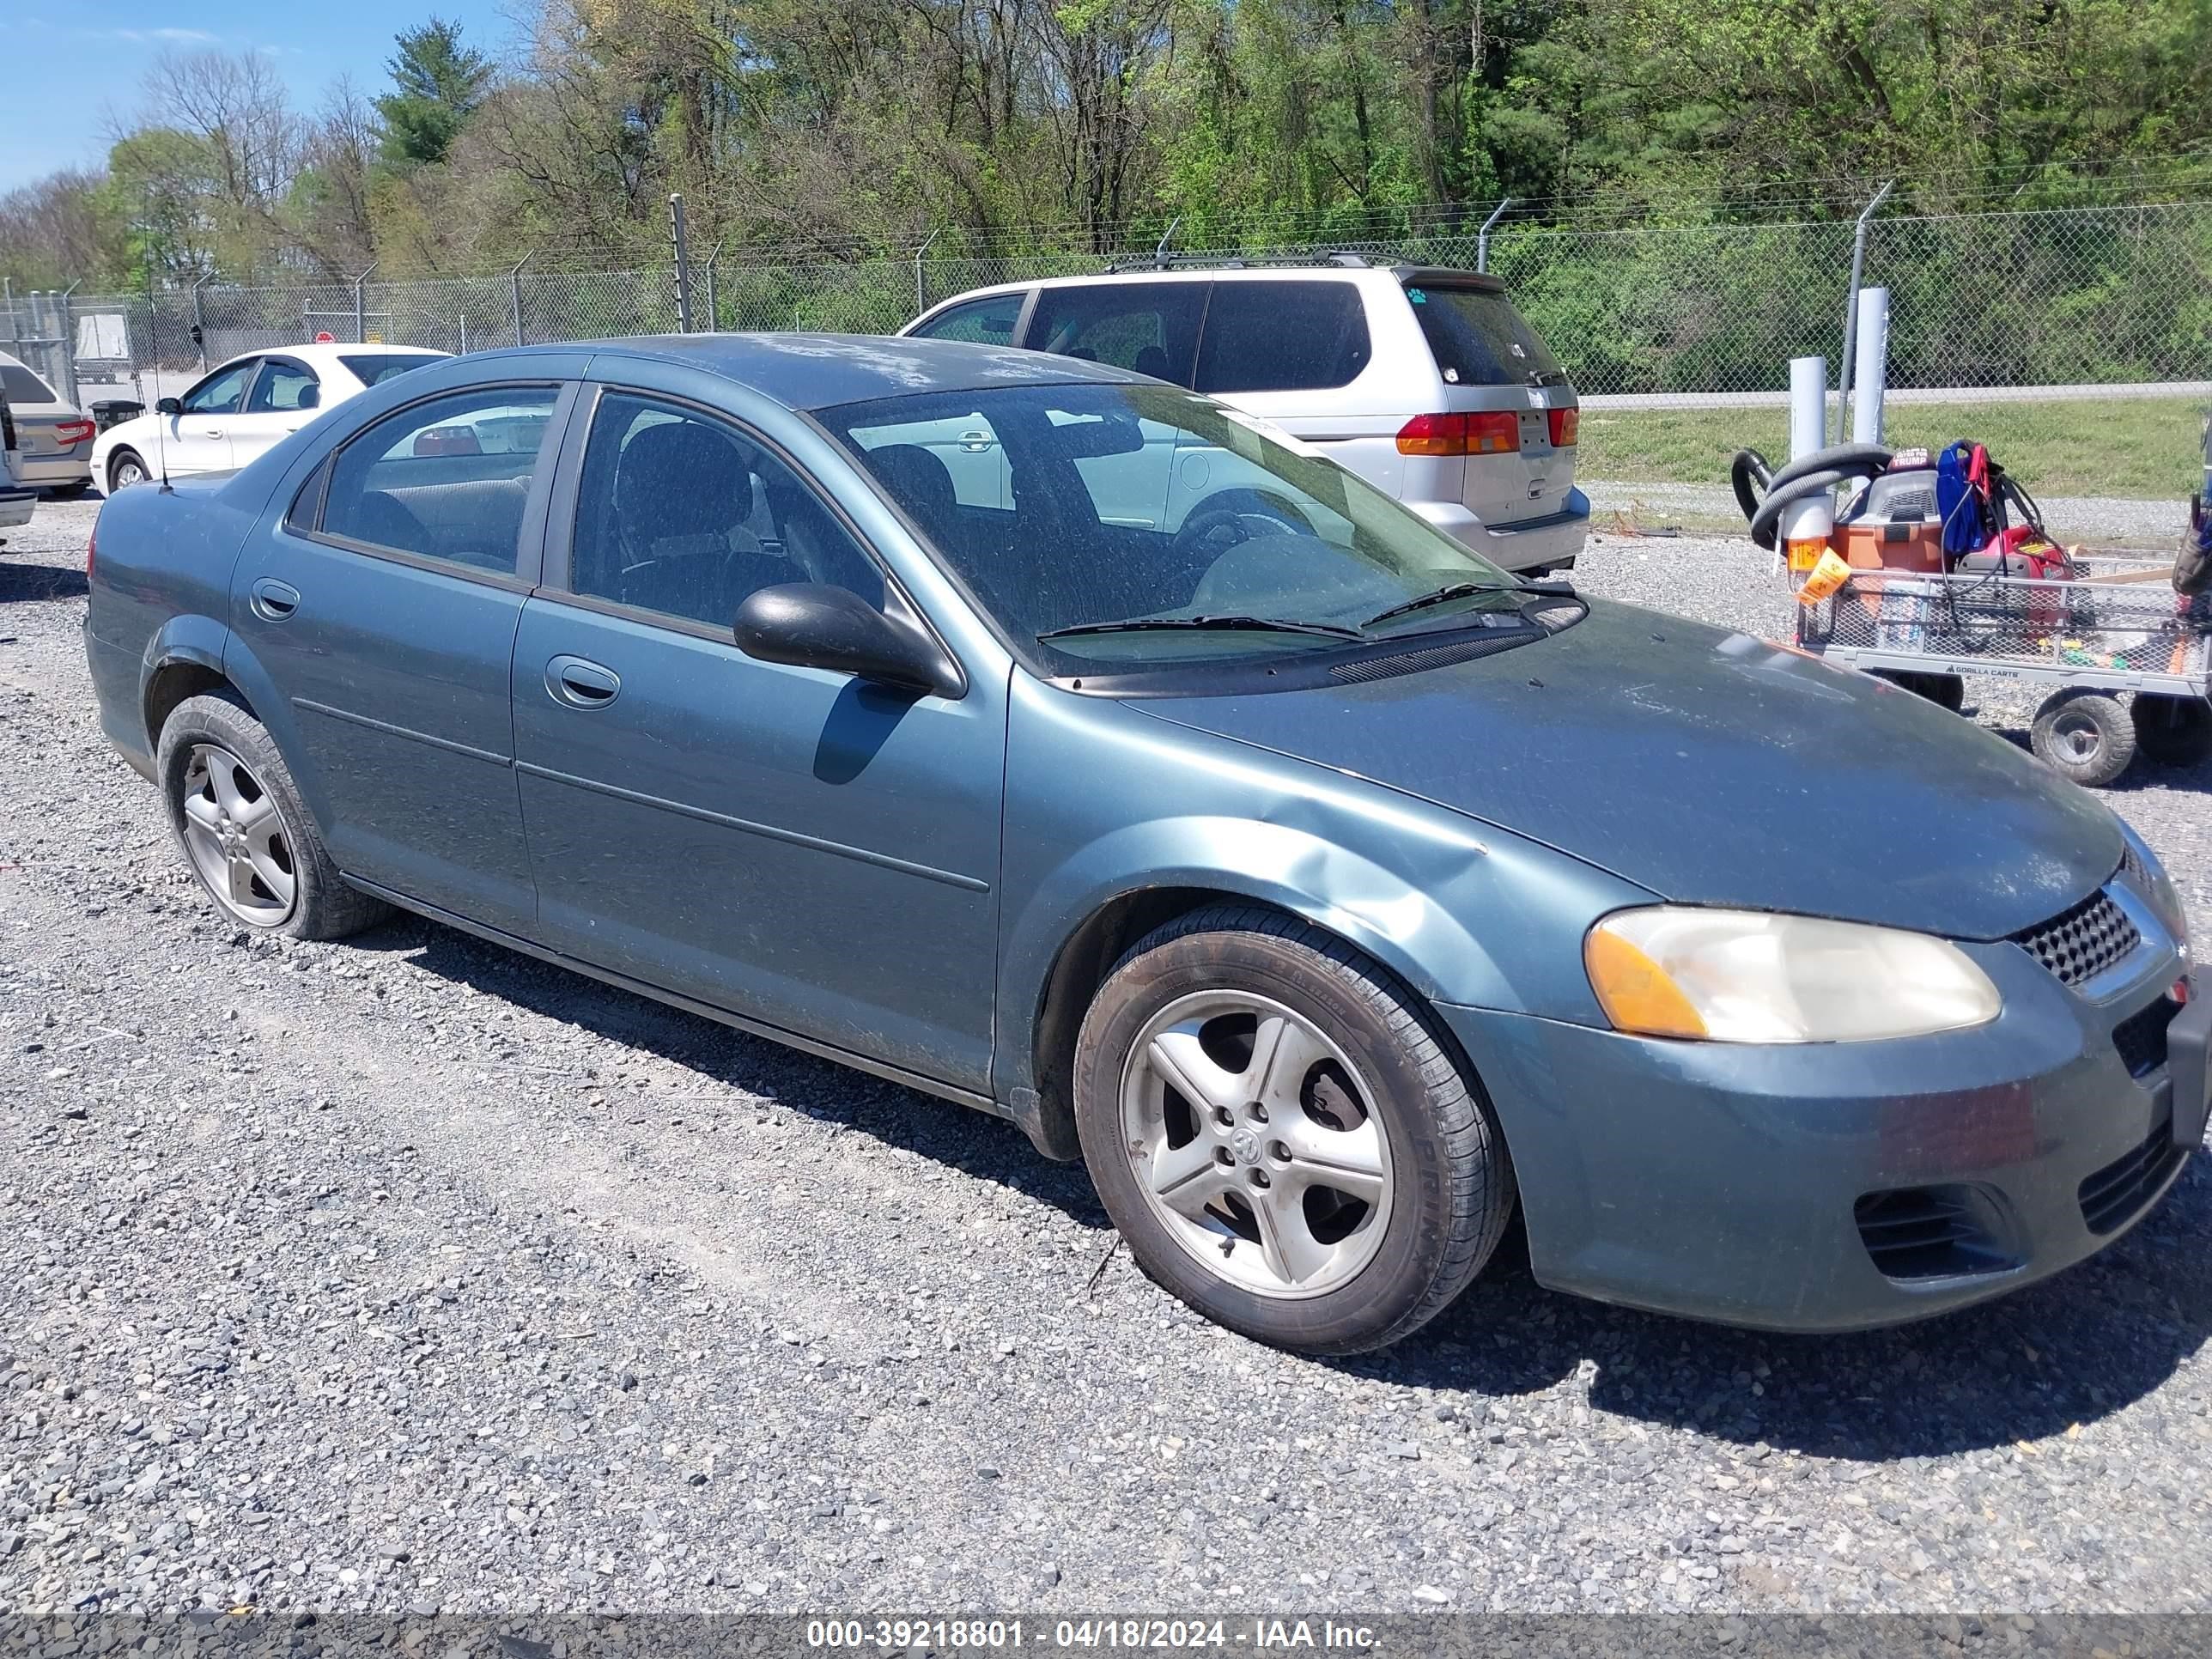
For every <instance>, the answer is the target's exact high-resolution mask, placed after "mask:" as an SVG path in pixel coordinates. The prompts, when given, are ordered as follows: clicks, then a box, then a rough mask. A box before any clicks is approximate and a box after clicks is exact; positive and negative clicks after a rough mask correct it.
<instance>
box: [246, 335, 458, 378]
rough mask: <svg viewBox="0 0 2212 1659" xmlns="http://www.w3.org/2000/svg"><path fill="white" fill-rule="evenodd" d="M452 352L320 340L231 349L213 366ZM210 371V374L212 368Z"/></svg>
mask: <svg viewBox="0 0 2212 1659" xmlns="http://www.w3.org/2000/svg"><path fill="white" fill-rule="evenodd" d="M360 356H371V357H450V356H453V353H452V352H450V351H433V350H431V349H428V347H426V346H403V345H379V344H377V343H375V342H374V341H373V340H372V341H365V342H356V341H352V340H348V341H343V342H337V343H332V342H331V341H319V342H313V343H309V344H306V345H265V346H256V347H254V348H253V349H252V350H251V351H240V352H234V353H233V354H232V355H231V356H228V357H226V358H224V359H223V360H222V362H219V363H217V364H216V365H215V366H214V368H215V369H223V368H229V367H230V366H231V365H232V364H233V363H242V362H246V360H247V359H248V358H252V357H296V358H298V359H299V360H300V361H301V362H303V363H305V364H307V367H308V368H343V364H342V363H340V362H338V359H339V358H341V357H360ZM209 372H210V374H212V373H213V372H214V369H210V371H209Z"/></svg>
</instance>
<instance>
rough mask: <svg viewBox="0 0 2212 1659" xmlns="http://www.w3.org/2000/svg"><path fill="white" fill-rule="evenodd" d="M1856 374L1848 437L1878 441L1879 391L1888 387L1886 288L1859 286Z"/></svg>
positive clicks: (1880, 398) (1871, 442)
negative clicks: (1849, 435) (1860, 287)
mask: <svg viewBox="0 0 2212 1659" xmlns="http://www.w3.org/2000/svg"><path fill="white" fill-rule="evenodd" d="M1858 319H1859V337H1858V354H1859V360H1858V367H1857V378H1856V379H1855V380H1853V382H1852V385H1851V394H1852V395H1851V441H1852V442H1853V443H1855V444H1878V443H1880V442H1881V404H1882V395H1883V393H1884V392H1887V390H1888V387H1889V290H1888V289H1886V288H1863V289H1860V290H1859V306H1858Z"/></svg>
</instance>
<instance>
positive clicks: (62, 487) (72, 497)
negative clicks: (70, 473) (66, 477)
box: [46, 478, 92, 501]
mask: <svg viewBox="0 0 2212 1659" xmlns="http://www.w3.org/2000/svg"><path fill="white" fill-rule="evenodd" d="M91 488H92V480H91V479H89V478H79V479H78V480H77V481H76V483H65V484H55V485H53V486H52V488H51V489H48V490H47V491H46V494H48V495H51V496H52V497H53V498H54V499H55V500H56V501H76V500H77V499H78V498H79V497H80V496H82V495H83V494H84V492H85V491H86V490H88V489H91Z"/></svg>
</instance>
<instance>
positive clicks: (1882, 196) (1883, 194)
mask: <svg viewBox="0 0 2212 1659" xmlns="http://www.w3.org/2000/svg"><path fill="white" fill-rule="evenodd" d="M1896 188H1897V180H1896V179H1889V180H1888V181H1887V182H1886V183H1885V184H1883V185H1882V187H1881V189H1880V190H1878V191H1875V193H1874V200H1872V201H1871V202H1869V203H1868V204H1866V207H1865V209H1864V210H1863V211H1862V212H1861V213H1860V215H1859V222H1858V225H1857V228H1856V229H1854V230H1853V231H1852V232H1851V291H1850V293H1849V294H1847V295H1844V361H1843V362H1842V363H1841V365H1839V366H1838V368H1837V370H1836V378H1837V386H1836V438H1837V441H1838V442H1841V441H1842V440H1843V435H1844V405H1845V404H1848V403H1850V399H1851V359H1852V357H1853V356H1854V355H1856V354H1857V350H1858V341H1859V283H1860V281H1861V279H1862V278H1863V277H1864V276H1866V250H1867V229H1868V227H1869V225H1871V224H1872V223H1873V222H1874V216H1875V210H1876V209H1878V208H1880V207H1881V204H1883V203H1884V202H1887V200H1888V199H1889V192H1890V191H1893V190H1894V189H1896ZM1826 426H1827V423H1826V421H1823V422H1821V428H1822V430H1824V431H1825V430H1826Z"/></svg>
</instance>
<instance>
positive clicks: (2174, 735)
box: [2128, 691, 2212, 766]
mask: <svg viewBox="0 0 2212 1659" xmlns="http://www.w3.org/2000/svg"><path fill="white" fill-rule="evenodd" d="M2128 715H2129V719H2130V722H2131V723H2132V724H2133V725H2134V726H2135V732H2136V748H2137V749H2139V750H2142V754H2143V755H2144V757H2146V758H2147V759H2149V760H2153V761H2155V762H2157V763H2158V764H2160V766H2197V765H2199V764H2201V763H2203V762H2204V761H2205V760H2206V759H2207V758H2212V703H2208V702H2205V701H2204V699H2203V698H2202V697H2179V696H2163V695H2161V694H2160V693H2156V692H2150V691H2138V692H2137V693H2136V700H2135V706H2134V707H2133V708H2130V709H2129V710H2128Z"/></svg>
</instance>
